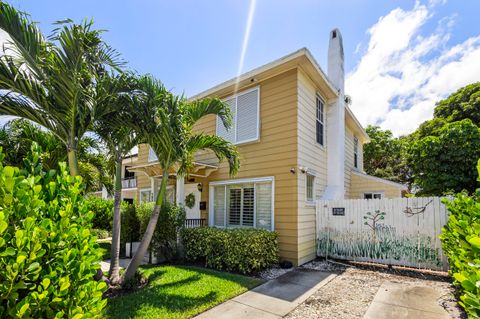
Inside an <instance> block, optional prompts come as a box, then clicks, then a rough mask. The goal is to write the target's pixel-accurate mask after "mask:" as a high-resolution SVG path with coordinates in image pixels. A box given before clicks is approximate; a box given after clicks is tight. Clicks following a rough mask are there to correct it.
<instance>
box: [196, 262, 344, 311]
mask: <svg viewBox="0 0 480 319" xmlns="http://www.w3.org/2000/svg"><path fill="white" fill-rule="evenodd" d="M335 277H336V275H334V274H331V273H327V272H320V271H315V270H308V269H294V270H292V271H290V272H288V273H286V274H284V275H282V276H280V277H278V278H277V279H273V280H270V281H268V282H266V283H264V284H263V285H260V286H258V287H256V288H254V289H252V290H250V291H247V292H246V293H244V294H242V295H240V296H237V297H235V298H233V299H231V300H229V301H226V302H224V303H222V304H220V305H218V306H216V307H214V308H212V309H210V310H208V311H206V312H204V313H202V314H200V315H198V316H197V317H195V318H197V319H223V318H225V319H244V318H245V319H246V318H248V319H252V318H255V319H257V318H259V319H271V318H281V317H283V316H285V315H286V314H288V313H289V312H290V311H292V310H293V309H295V307H297V306H298V305H299V304H300V303H302V302H303V301H305V299H307V298H308V297H310V296H311V295H312V294H313V293H314V292H315V291H317V290H318V289H319V288H320V287H322V286H324V285H326V284H327V283H328V282H329V281H330V280H332V279H333V278H335Z"/></svg>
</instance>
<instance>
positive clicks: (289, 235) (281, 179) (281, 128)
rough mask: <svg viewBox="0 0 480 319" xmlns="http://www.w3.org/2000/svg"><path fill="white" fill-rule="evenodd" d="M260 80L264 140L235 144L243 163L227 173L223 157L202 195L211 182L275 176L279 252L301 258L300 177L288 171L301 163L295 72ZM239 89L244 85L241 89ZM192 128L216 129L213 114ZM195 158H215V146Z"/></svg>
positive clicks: (205, 195) (285, 256) (209, 131)
mask: <svg viewBox="0 0 480 319" xmlns="http://www.w3.org/2000/svg"><path fill="white" fill-rule="evenodd" d="M258 85H259V87H260V140H259V141H256V142H252V143H248V144H242V145H238V146H237V147H238V152H239V153H240V160H241V162H240V164H241V167H240V171H239V172H238V174H237V175H236V176H235V177H231V176H229V174H228V166H227V164H226V163H221V164H219V169H218V171H215V172H213V173H212V174H211V175H210V176H209V177H208V181H207V180H203V181H204V186H203V192H202V200H203V201H208V182H211V181H222V180H228V179H232V178H235V179H241V178H255V177H264V176H274V177H275V203H274V204H275V212H274V214H275V216H274V218H275V230H276V231H277V232H278V234H279V238H278V242H279V247H280V256H281V258H283V259H288V260H291V261H292V262H294V263H295V264H297V263H298V255H297V250H298V243H297V238H298V236H297V235H298V230H297V229H298V225H297V193H296V189H297V178H296V176H295V175H293V174H292V173H290V169H291V168H292V167H296V164H297V143H296V141H297V123H296V116H297V107H296V103H297V89H296V87H297V72H296V70H290V71H287V72H285V73H283V74H280V75H278V76H275V77H272V78H270V79H267V80H265V81H263V82H260V83H258ZM241 90H242V88H240V90H239V91H241ZM227 95H229V94H227ZM224 97H225V96H221V98H224ZM194 130H195V131H196V132H203V133H206V134H215V132H216V118H215V116H208V117H206V118H204V119H202V120H201V121H199V122H198V123H197V124H196V125H195V129H194ZM196 160H197V161H202V162H208V163H212V162H215V163H216V162H217V161H216V159H215V158H214V155H213V154H212V153H211V152H205V153H202V154H198V155H197V156H196ZM208 204H209V205H210V204H211V203H208ZM202 217H204V218H208V210H207V211H204V212H202Z"/></svg>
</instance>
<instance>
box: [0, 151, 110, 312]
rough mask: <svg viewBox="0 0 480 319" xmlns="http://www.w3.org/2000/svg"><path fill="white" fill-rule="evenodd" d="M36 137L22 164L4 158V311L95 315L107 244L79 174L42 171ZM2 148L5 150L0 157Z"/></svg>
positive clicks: (0, 208) (0, 196)
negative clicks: (94, 226)
mask: <svg viewBox="0 0 480 319" xmlns="http://www.w3.org/2000/svg"><path fill="white" fill-rule="evenodd" d="M39 154H40V150H39V149H38V146H37V145H36V144H34V145H33V146H32V152H31V153H30V154H29V155H28V156H27V158H26V159H25V160H24V167H23V168H22V169H19V168H16V167H10V166H5V167H4V166H3V165H2V164H0V318H83V317H97V316H99V315H100V314H101V313H102V309H103V308H104V306H105V304H106V300H103V299H102V293H103V292H104V291H105V289H106V288H107V287H106V284H105V283H104V282H96V281H95V280H94V275H95V273H96V270H97V268H98V267H99V265H98V262H99V261H100V260H101V252H100V250H99V248H98V244H97V243H96V238H95V236H94V235H93V234H92V233H91V231H90V229H91V220H92V218H93V213H91V212H89V210H88V208H87V205H86V201H85V198H84V197H83V195H82V192H83V189H84V186H83V185H82V181H81V178H80V177H75V178H74V177H72V176H70V175H69V174H68V171H67V169H66V165H65V164H61V165H60V170H59V171H58V172H55V171H49V172H44V171H43V170H42V167H41V165H40V164H39ZM1 160H3V154H1V153H0V163H1Z"/></svg>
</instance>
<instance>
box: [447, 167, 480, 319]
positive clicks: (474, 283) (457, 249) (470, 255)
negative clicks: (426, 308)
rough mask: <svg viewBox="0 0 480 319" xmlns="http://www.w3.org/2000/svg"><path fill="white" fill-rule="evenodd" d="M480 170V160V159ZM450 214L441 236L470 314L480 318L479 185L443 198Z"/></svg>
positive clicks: (465, 306)
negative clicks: (455, 195) (469, 190)
mask: <svg viewBox="0 0 480 319" xmlns="http://www.w3.org/2000/svg"><path fill="white" fill-rule="evenodd" d="M478 170H479V173H480V161H479V162H478ZM444 203H445V205H446V206H447V208H448V210H449V212H450V215H449V219H448V223H447V225H446V226H445V227H444V228H443V232H442V235H441V236H440V239H441V240H442V246H443V250H444V251H445V254H446V255H447V257H448V261H449V263H450V273H451V274H452V276H453V279H454V283H455V285H456V286H457V288H458V290H459V294H460V302H459V303H460V305H461V306H462V307H463V308H465V310H466V312H467V313H468V315H469V318H480V189H478V190H477V192H476V194H474V195H473V196H468V195H467V194H458V195H457V197H456V198H455V199H454V200H453V201H448V200H444Z"/></svg>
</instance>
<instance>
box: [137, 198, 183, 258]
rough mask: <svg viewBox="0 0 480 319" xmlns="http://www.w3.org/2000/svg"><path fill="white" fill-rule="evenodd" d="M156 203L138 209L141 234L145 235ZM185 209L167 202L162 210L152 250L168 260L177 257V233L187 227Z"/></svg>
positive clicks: (146, 204)
mask: <svg viewBox="0 0 480 319" xmlns="http://www.w3.org/2000/svg"><path fill="white" fill-rule="evenodd" d="M154 206H155V203H144V204H141V205H139V206H137V207H136V213H137V218H138V221H139V232H140V234H143V233H145V230H146V228H147V225H148V222H149V220H150V216H151V215H152V211H153V208H154ZM185 214H186V213H185V209H184V208H181V207H178V206H176V205H175V204H172V203H170V202H165V203H164V204H163V206H162V209H160V214H159V216H158V222H157V227H156V228H155V232H154V233H153V237H152V242H151V244H150V250H151V251H152V252H154V253H155V254H157V255H158V256H163V257H164V258H165V259H166V260H169V261H170V260H173V259H174V258H175V257H176V256H177V252H178V251H177V248H178V247H177V232H179V231H180V230H181V229H182V228H183V227H184V225H185Z"/></svg>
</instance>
